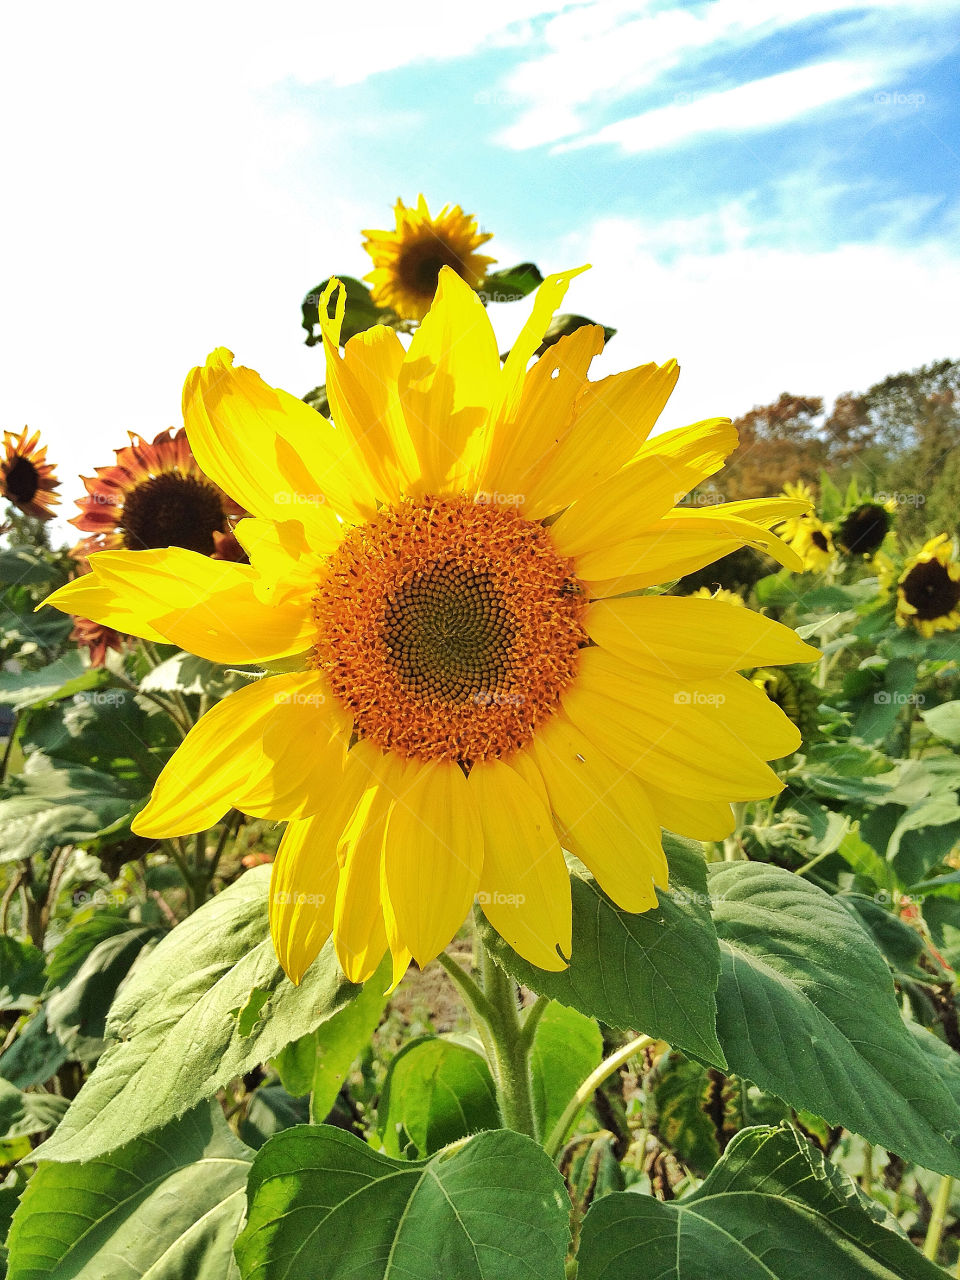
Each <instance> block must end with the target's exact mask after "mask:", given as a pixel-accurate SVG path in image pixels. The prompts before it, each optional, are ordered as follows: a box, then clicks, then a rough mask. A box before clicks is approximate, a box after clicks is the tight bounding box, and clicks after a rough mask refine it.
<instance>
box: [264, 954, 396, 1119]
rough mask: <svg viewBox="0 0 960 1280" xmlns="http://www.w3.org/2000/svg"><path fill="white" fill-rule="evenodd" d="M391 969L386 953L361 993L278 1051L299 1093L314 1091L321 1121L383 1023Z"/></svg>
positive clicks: (284, 1074)
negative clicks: (307, 1032) (348, 1073)
mask: <svg viewBox="0 0 960 1280" xmlns="http://www.w3.org/2000/svg"><path fill="white" fill-rule="evenodd" d="M390 974H391V961H390V957H389V956H384V958H383V962H382V963H381V965H380V968H379V969H378V970H377V972H376V973H375V974H374V975H373V977H372V978H370V979H369V981H367V982H365V983H364V985H363V987H362V988H361V990H360V993H359V995H358V996H356V998H355V999H353V1000H351V1001H350V1002H349V1003H348V1004H345V1005H344V1006H343V1008H342V1009H340V1010H339V1012H337V1013H335V1014H334V1015H333V1017H332V1018H328V1019H327V1020H326V1021H325V1022H324V1023H322V1024H321V1025H320V1026H319V1027H317V1029H316V1030H315V1031H311V1032H310V1034H309V1035H306V1036H302V1037H301V1038H300V1039H299V1040H295V1041H294V1042H293V1043H292V1044H288V1045H287V1046H286V1047H285V1048H284V1049H283V1050H281V1052H280V1054H279V1055H278V1056H277V1059H276V1063H275V1065H276V1068H277V1071H278V1072H279V1073H280V1079H281V1080H282V1081H283V1084H284V1087H285V1088H286V1089H287V1090H289V1092H290V1093H292V1094H293V1095H294V1096H295V1097H299V1096H301V1095H302V1094H305V1093H309V1094H310V1112H311V1116H312V1118H313V1120H315V1121H316V1122H317V1123H318V1124H319V1123H320V1122H321V1121H323V1120H325V1119H326V1117H327V1116H328V1115H329V1113H330V1110H331V1108H332V1107H333V1104H334V1103H335V1102H336V1100H337V1094H338V1093H339V1092H340V1089H341V1087H342V1085H343V1082H344V1080H345V1079H346V1076H347V1072H348V1071H349V1070H350V1068H351V1066H352V1065H353V1063H354V1061H355V1060H356V1058H357V1057H359V1055H360V1054H361V1053H362V1052H363V1050H364V1049H365V1048H366V1046H367V1045H368V1044H369V1043H370V1038H371V1036H372V1035H373V1033H374V1031H376V1029H377V1027H378V1026H379V1025H380V1019H381V1017H382V1016H383V1008H384V1005H385V1004H386V1002H387V995H386V992H387V990H388V988H389V986H390Z"/></svg>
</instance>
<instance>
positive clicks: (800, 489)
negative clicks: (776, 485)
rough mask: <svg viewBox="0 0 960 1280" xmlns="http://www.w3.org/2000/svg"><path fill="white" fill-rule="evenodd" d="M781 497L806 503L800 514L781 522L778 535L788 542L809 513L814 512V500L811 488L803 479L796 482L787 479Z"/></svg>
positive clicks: (808, 516) (809, 515)
mask: <svg viewBox="0 0 960 1280" xmlns="http://www.w3.org/2000/svg"><path fill="white" fill-rule="evenodd" d="M783 497H785V498H796V499H798V500H799V501H800V502H805V503H806V504H807V506H806V510H804V511H802V512H801V513H800V515H798V516H793V517H792V518H791V519H789V520H784V522H783V524H782V525H781V526H780V530H779V533H780V537H781V538H784V539H786V541H788V542H789V541H790V540H791V539H792V538H793V537H795V536H796V534H797V533H798V532H799V531H800V529H801V528H802V527H803V525H804V523H805V522H806V521H807V520H809V519H810V517H811V515H812V514H815V513H814V503H815V500H814V496H813V490H812V489H811V488H810V486H809V485H808V484H807V482H806V481H805V480H797V481H796V482H793V481H790V480H788V481H787V482H786V483H785V484H784V486H783Z"/></svg>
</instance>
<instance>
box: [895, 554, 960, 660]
mask: <svg viewBox="0 0 960 1280" xmlns="http://www.w3.org/2000/svg"><path fill="white" fill-rule="evenodd" d="M897 622H898V623H899V625H900V626H901V627H905V626H907V625H908V624H909V625H911V626H914V627H916V629H917V630H918V631H919V632H920V634H921V635H922V636H926V637H927V638H928V639H929V637H930V636H932V635H933V634H934V633H935V632H937V631H955V630H956V629H957V627H960V562H958V561H957V559H956V557H955V554H954V548H953V543H952V542H951V541H950V539H949V538H948V537H947V535H946V534H945V533H939V534H937V536H936V537H935V538H931V539H930V541H929V542H927V543H925V544H924V547H923V549H922V550H921V551H920V552H919V553H918V554H917V555H915V556H914V557H913V558H912V559H911V560H908V561H907V563H906V566H905V567H904V571H903V573H902V574H901V576H900V581H899V583H898V585H897Z"/></svg>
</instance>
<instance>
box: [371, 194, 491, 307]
mask: <svg viewBox="0 0 960 1280" xmlns="http://www.w3.org/2000/svg"><path fill="white" fill-rule="evenodd" d="M394 213H395V215H396V219H397V229H396V230H395V231H364V233H363V234H364V235H365V236H366V237H367V238H366V240H365V241H364V245H363V247H364V248H365V249H366V251H367V253H369V255H370V257H371V258H372V259H373V265H374V269H373V271H371V272H370V274H369V275H366V276H364V279H365V280H369V281H370V284H371V294H372V296H373V300H374V302H375V303H376V304H377V306H378V307H390V308H391V309H392V310H393V311H395V312H396V313H397V315H398V316H400V317H401V318H402V319H404V320H422V319H423V317H424V316H425V315H426V314H427V311H428V309H429V307H430V304H431V302H433V299H434V296H435V294H436V292H437V280H438V278H439V275H440V271H441V268H443V267H450V268H451V269H452V270H454V271H455V272H456V273H457V275H458V276H460V277H461V279H463V280H465V281H466V282H467V284H468V285H470V287H471V288H472V289H479V288H480V286H481V285H482V284H483V281H484V278H485V276H486V274H487V268H488V267H489V266H490V264H491V263H493V262H495V261H496V259H495V258H487V257H485V256H484V255H483V254H479V253H477V249H479V248H480V246H481V245H482V244H486V242H487V241H488V240H491V239H492V238H493V233H492V232H489V231H488V232H479V231H478V230H477V220H476V218H475V217H473V215H472V214H466V213H464V212H463V210H462V209H461V208H460V206H459V205H454V206H453V208H451V207H450V206H449V205H444V207H443V208H442V209H441V210H440V212H439V213H438V214H437V216H436V217H435V218H433V217H431V216H430V210H429V209H428V208H427V202H426V200H424V198H423V196H422V195H421V196H419V197H418V199H417V207H416V208H415V209H409V208H407V206H406V205H405V204H404V203H403V201H402V200H398V201H397V204H396V208H395V209H394Z"/></svg>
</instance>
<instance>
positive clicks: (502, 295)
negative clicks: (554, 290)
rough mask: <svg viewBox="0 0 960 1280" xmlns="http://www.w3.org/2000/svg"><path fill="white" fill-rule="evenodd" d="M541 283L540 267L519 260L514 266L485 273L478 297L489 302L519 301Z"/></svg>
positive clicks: (486, 302)
mask: <svg viewBox="0 0 960 1280" xmlns="http://www.w3.org/2000/svg"><path fill="white" fill-rule="evenodd" d="M541 284H543V276H542V275H541V274H540V269H539V268H538V267H537V265H536V264H535V263H533V262H520V263H518V264H517V266H515V267H504V268H503V270H501V271H490V272H488V273H487V276H486V278H485V279H484V282H483V287H482V288H481V290H480V299H481V301H482V302H483V303H484V305H487V304H488V303H491V302H519V301H520V299H521V298H525V297H526V296H527V294H528V293H533V291H534V289H536V288H537V287H538V286H539V285H541Z"/></svg>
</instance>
